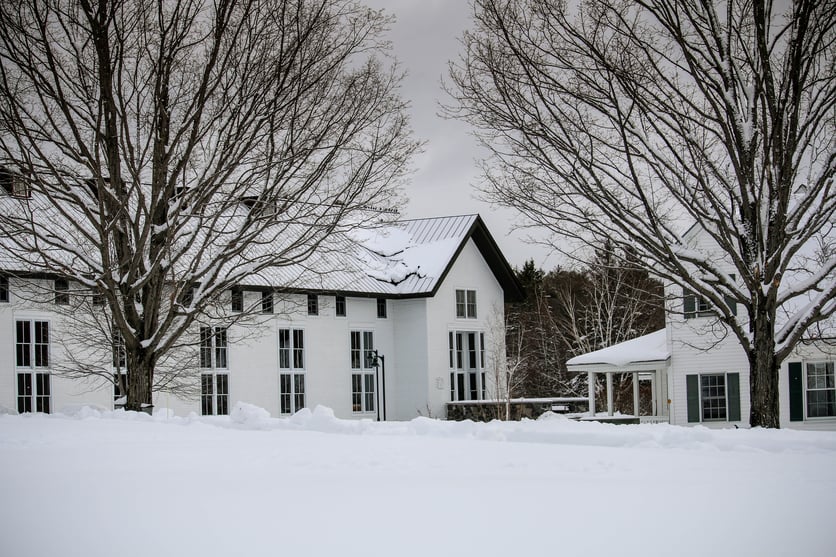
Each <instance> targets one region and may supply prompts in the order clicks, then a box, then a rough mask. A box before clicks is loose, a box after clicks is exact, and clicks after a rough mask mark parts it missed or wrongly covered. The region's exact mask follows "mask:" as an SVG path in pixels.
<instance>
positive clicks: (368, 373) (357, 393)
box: [350, 331, 375, 412]
mask: <svg viewBox="0 0 836 557" xmlns="http://www.w3.org/2000/svg"><path fill="white" fill-rule="evenodd" d="M373 351H374V333H373V332H372V331H351V353H350V356H351V369H353V370H356V371H355V373H352V374H351V410H352V412H374V411H375V377H374V371H373V370H374V366H373V363H374V357H373Z"/></svg>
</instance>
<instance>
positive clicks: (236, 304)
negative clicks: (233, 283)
mask: <svg viewBox="0 0 836 557" xmlns="http://www.w3.org/2000/svg"><path fill="white" fill-rule="evenodd" d="M230 297H231V305H232V311H236V312H241V311H244V291H243V290H239V289H237V288H233V289H232V290H231V291H230ZM271 312H272V310H271Z"/></svg>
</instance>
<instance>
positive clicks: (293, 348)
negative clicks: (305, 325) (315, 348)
mask: <svg viewBox="0 0 836 557" xmlns="http://www.w3.org/2000/svg"><path fill="white" fill-rule="evenodd" d="M279 368H280V369H305V331H304V330H303V329H279Z"/></svg>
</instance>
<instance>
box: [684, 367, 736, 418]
mask: <svg viewBox="0 0 836 557" xmlns="http://www.w3.org/2000/svg"><path fill="white" fill-rule="evenodd" d="M685 383H686V384H685V387H686V398H687V401H686V402H687V413H688V422H693V423H698V422H723V421H728V422H738V421H740V374H739V373H702V374H694V375H686V376H685Z"/></svg>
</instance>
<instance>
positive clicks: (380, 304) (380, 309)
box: [377, 298, 386, 319]
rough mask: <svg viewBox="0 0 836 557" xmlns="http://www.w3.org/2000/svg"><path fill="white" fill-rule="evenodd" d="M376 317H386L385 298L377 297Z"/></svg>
mask: <svg viewBox="0 0 836 557" xmlns="http://www.w3.org/2000/svg"><path fill="white" fill-rule="evenodd" d="M377 317H378V318H379V319H386V298H378V299H377Z"/></svg>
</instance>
